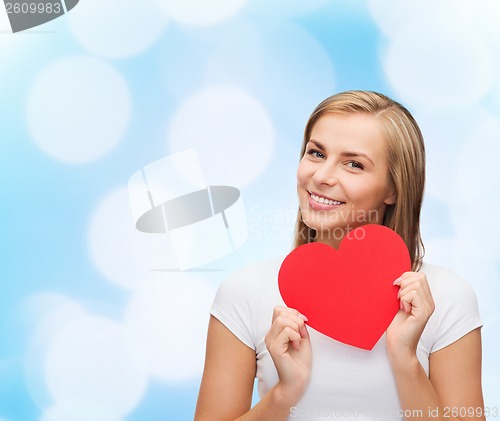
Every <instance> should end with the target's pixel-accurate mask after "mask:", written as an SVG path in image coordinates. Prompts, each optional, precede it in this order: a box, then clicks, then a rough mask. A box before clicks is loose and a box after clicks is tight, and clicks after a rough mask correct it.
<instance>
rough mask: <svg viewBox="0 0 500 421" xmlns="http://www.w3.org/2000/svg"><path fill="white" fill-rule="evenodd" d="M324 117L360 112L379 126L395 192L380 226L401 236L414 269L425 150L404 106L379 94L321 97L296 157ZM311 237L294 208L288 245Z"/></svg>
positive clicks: (419, 254) (419, 246)
mask: <svg viewBox="0 0 500 421" xmlns="http://www.w3.org/2000/svg"><path fill="white" fill-rule="evenodd" d="M327 113H331V114H350V113H365V114H370V115H372V116H373V117H375V119H376V120H377V121H379V122H380V129H381V133H382V135H383V136H384V138H385V139H386V140H387V151H386V154H387V155H386V156H387V162H388V166H389V174H390V178H391V181H392V183H393V185H394V187H395V193H396V202H395V203H394V204H393V205H387V208H386V210H385V214H384V219H383V222H382V224H383V225H385V226H386V227H389V228H391V229H392V230H394V231H395V232H397V233H398V234H399V235H400V236H401V237H402V238H403V240H404V242H405V243H406V245H407V247H408V250H409V252H410V258H411V263H412V270H414V271H416V270H418V269H419V268H420V267H421V264H422V258H423V255H424V245H423V242H422V238H421V236H420V210H421V208H422V200H423V195H424V186H425V148H424V140H423V137H422V133H421V131H420V128H419V127H418V124H417V122H416V121H415V119H414V118H413V116H412V115H411V114H410V112H409V111H408V110H407V109H406V108H405V107H403V106H402V105H401V104H399V103H398V102H396V101H393V100H392V99H390V98H388V97H387V96H385V95H382V94H379V93H377V92H370V91H347V92H342V93H339V94H336V95H333V96H331V97H329V98H327V99H325V100H324V101H323V102H321V103H320V104H319V105H318V106H317V107H316V109H315V110H314V111H313V112H312V114H311V116H310V117H309V120H308V122H307V124H306V127H305V130H304V141H303V144H302V149H301V152H300V158H301V159H302V157H303V155H304V153H305V149H306V144H307V142H308V141H309V139H310V136H311V130H312V128H313V127H314V124H315V123H316V122H317V121H318V119H319V118H320V117H321V116H323V115H324V114H327ZM315 236H316V232H315V230H313V229H311V228H309V227H308V226H307V225H306V224H305V223H304V222H303V220H302V216H301V212H300V209H299V212H298V216H297V222H296V226H295V238H294V247H298V246H300V245H302V244H305V243H309V242H312V241H314V238H315Z"/></svg>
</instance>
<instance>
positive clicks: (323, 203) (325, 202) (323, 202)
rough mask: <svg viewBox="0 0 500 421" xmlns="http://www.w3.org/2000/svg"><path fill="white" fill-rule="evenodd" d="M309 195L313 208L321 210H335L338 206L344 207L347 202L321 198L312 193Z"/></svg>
mask: <svg viewBox="0 0 500 421" xmlns="http://www.w3.org/2000/svg"><path fill="white" fill-rule="evenodd" d="M308 193H309V198H310V200H309V203H310V204H311V206H312V208H313V209H314V208H321V209H326V208H333V207H336V206H340V205H344V204H345V202H341V201H340V200H334V199H330V198H329V197H325V196H320V195H318V194H315V193H312V192H310V191H308Z"/></svg>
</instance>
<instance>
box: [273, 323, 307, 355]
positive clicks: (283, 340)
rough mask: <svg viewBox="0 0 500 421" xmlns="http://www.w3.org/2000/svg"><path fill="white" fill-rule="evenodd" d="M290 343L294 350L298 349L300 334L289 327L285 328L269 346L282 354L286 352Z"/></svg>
mask: <svg viewBox="0 0 500 421" xmlns="http://www.w3.org/2000/svg"><path fill="white" fill-rule="evenodd" d="M290 343H291V345H292V346H293V347H294V348H295V349H298V348H300V334H299V333H298V332H296V331H295V330H293V329H291V328H289V327H285V328H284V329H283V330H282V331H281V333H280V334H279V335H278V336H277V337H276V340H275V341H274V343H272V344H271V347H272V348H275V349H276V350H278V352H279V353H280V354H283V353H285V352H286V351H287V350H288V347H289V346H290Z"/></svg>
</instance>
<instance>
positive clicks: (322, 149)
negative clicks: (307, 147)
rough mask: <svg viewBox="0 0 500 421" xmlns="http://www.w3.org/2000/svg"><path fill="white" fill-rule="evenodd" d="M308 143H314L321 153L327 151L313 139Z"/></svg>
mask: <svg viewBox="0 0 500 421" xmlns="http://www.w3.org/2000/svg"><path fill="white" fill-rule="evenodd" d="M307 143H313V144H314V145H315V146H316V147H317V148H318V149H319V150H320V151H322V152H324V151H325V147H324V146H323V145H322V144H321V143H319V142H318V141H317V140H313V139H310V140H309V142H307Z"/></svg>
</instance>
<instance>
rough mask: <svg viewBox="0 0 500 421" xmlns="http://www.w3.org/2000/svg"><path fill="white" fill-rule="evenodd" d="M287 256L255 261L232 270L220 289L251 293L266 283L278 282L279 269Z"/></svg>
mask: <svg viewBox="0 0 500 421" xmlns="http://www.w3.org/2000/svg"><path fill="white" fill-rule="evenodd" d="M284 258H285V256H281V257H278V258H274V259H271V260H266V261H259V262H253V263H250V264H248V265H246V266H243V267H242V268H240V269H237V270H235V271H234V272H232V273H231V274H230V275H229V276H228V277H227V278H225V279H224V280H223V281H222V283H221V284H220V286H219V289H224V290H229V291H233V292H234V293H238V294H251V293H252V291H257V290H261V289H262V288H264V287H265V286H266V284H273V283H277V279H278V273H279V269H280V267H281V263H282V262H283V260H284Z"/></svg>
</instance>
